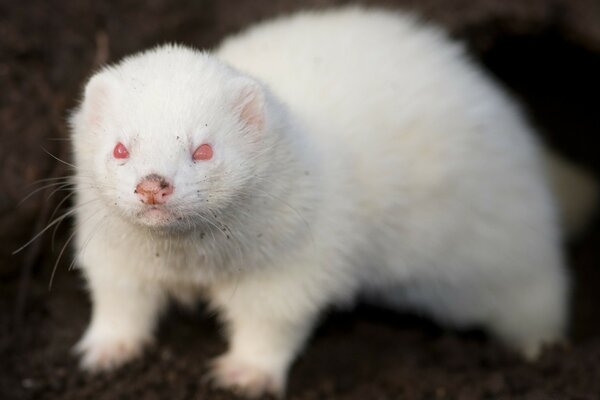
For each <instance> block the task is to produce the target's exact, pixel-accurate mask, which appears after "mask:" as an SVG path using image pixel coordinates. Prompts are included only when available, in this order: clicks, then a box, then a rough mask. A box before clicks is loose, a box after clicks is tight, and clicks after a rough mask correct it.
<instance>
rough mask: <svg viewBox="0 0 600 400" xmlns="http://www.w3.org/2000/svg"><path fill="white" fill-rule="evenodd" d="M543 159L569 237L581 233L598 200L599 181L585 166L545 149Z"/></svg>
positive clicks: (565, 231)
mask: <svg viewBox="0 0 600 400" xmlns="http://www.w3.org/2000/svg"><path fill="white" fill-rule="evenodd" d="M543 157H544V162H545V164H546V168H547V171H548V175H549V178H550V187H551V189H552V191H553V192H554V195H555V196H556V199H557V202H558V206H559V210H560V214H561V222H562V226H563V232H564V234H565V236H566V238H567V239H569V238H573V237H576V236H577V235H578V234H579V233H581V232H582V231H583V230H584V229H585V227H586V226H587V223H588V222H590V220H591V219H592V217H593V214H594V212H595V211H596V205H597V203H598V193H599V191H598V183H597V182H596V180H595V179H594V177H593V176H592V175H591V174H590V173H589V172H588V171H586V170H584V169H583V168H581V167H579V166H577V165H574V164H573V163H571V162H569V161H567V160H565V159H564V158H561V157H559V156H558V155H557V154H555V153H553V152H552V151H548V150H546V151H545V153H544V156H543Z"/></svg>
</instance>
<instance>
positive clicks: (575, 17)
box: [0, 0, 600, 400]
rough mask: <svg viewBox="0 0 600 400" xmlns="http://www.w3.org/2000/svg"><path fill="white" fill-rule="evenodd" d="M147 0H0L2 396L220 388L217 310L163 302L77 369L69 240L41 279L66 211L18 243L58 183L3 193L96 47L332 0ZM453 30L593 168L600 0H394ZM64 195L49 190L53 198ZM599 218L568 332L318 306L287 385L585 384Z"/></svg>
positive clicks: (557, 394)
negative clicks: (121, 346)
mask: <svg viewBox="0 0 600 400" xmlns="http://www.w3.org/2000/svg"><path fill="white" fill-rule="evenodd" d="M297 3H298V2H294V1H292V0H278V1H271V2H269V1H266V0H261V1H244V2H236V1H233V0H225V1H216V0H205V1H198V0H196V1H192V0H189V1H181V2H169V1H167V0H152V1H147V2H137V3H136V2H133V1H121V2H116V1H115V2H113V3H110V2H102V3H101V2H92V1H75V0H73V1H54V2H52V1H43V0H30V1H21V2H17V1H11V0H0V90H1V94H0V163H1V164H0V165H1V168H0V182H2V184H3V186H2V190H0V399H129V398H135V399H203V398H210V399H219V398H231V396H229V395H228V394H226V393H222V392H217V391H213V390H211V389H210V388H209V387H208V386H207V385H206V384H204V383H203V381H202V376H203V373H204V372H205V367H206V364H207V362H208V360H209V359H210V358H211V357H212V356H214V355H217V354H218V353H220V352H221V351H222V350H223V349H224V342H223V341H222V339H220V337H219V336H218V327H217V326H216V324H215V322H214V320H212V319H211V318H210V317H208V316H206V314H205V313H204V312H203V310H202V309H201V308H199V309H198V310H197V312H183V311H180V310H173V312H172V313H171V314H170V316H169V317H168V318H167V319H166V320H165V321H164V323H163V324H162V325H161V329H160V332H159V338H158V341H157V346H156V347H155V348H154V349H153V350H151V351H150V352H149V353H148V355H147V356H146V357H145V358H144V359H143V360H140V361H138V362H135V363H133V364H132V365H130V366H127V367H126V368H124V369H122V370H119V371H117V372H115V373H113V374H107V375H102V376H97V377H90V376H86V375H85V374H82V373H80V372H79V371H78V370H77V367H76V360H75V358H74V357H72V356H71V354H70V348H71V346H72V345H73V343H75V341H76V340H77V338H78V336H79V335H80V333H81V332H82V330H83V328H84V326H85V324H86V321H87V318H88V315H89V303H88V299H87V295H86V293H85V290H84V288H83V283H82V281H81V279H80V278H79V277H78V274H77V273H76V272H74V271H69V269H68V267H69V264H70V262H71V259H72V254H70V253H69V251H68V250H67V251H66V253H65V254H64V255H63V257H62V258H61V260H60V261H59V262H58V264H57V273H56V278H55V281H54V285H53V287H52V289H51V290H48V282H49V280H50V276H51V272H52V269H53V267H54V264H55V262H56V260H57V259H58V255H59V251H60V249H61V248H62V247H63V245H64V244H65V243H66V241H67V239H68V237H69V228H70V227H69V225H70V221H68V220H67V221H66V222H65V223H63V226H61V227H60V228H59V229H58V232H57V235H56V240H55V242H56V243H54V244H53V243H52V240H51V236H52V235H51V234H50V233H47V234H46V235H44V236H42V237H41V238H40V239H39V240H37V241H35V242H33V244H32V245H30V246H28V247H27V248H25V249H24V250H23V251H22V252H20V253H18V254H17V255H14V256H13V255H12V254H11V253H12V252H13V251H14V250H15V249H17V248H18V247H19V246H20V245H22V244H23V243H25V242H26V241H27V240H28V239H29V238H31V237H32V236H33V235H34V234H35V233H36V232H39V231H40V230H41V229H42V228H43V227H44V226H45V225H46V224H47V223H48V221H49V220H50V217H51V214H52V213H53V210H54V208H55V207H56V206H57V205H58V203H59V201H60V200H62V199H63V198H64V197H65V196H66V194H67V193H68V192H65V191H59V192H57V193H54V194H53V193H52V192H53V191H54V189H55V188H54V187H49V188H45V189H42V190H41V191H40V192H39V193H37V194H36V195H34V196H32V197H31V198H29V199H28V200H27V201H25V202H24V203H22V204H20V205H18V203H19V201H20V200H21V199H22V198H23V197H24V196H26V195H27V194H28V193H29V192H31V191H32V190H34V189H36V188H39V187H42V186H43V184H42V183H37V184H34V185H33V186H32V184H33V183H34V182H36V181H38V180H39V179H43V178H47V177H57V176H63V175H65V174H68V173H69V167H68V166H65V165H64V164H61V163H59V162H57V161H56V160H55V159H54V158H52V157H51V156H49V155H48V154H47V153H46V151H47V152H49V153H52V154H55V155H57V156H58V157H60V158H63V159H69V157H70V155H69V148H68V143H67V142H66V141H65V140H64V139H65V138H66V137H67V126H66V122H65V116H66V115H67V111H68V109H69V108H71V107H73V105H74V104H75V102H76V98H77V93H78V90H79V89H80V87H81V84H82V82H83V81H84V80H85V78H86V77H87V76H89V75H90V74H91V73H92V72H93V71H94V69H95V68H97V67H98V66H99V65H101V64H102V63H104V62H107V61H112V60H115V59H118V58H119V57H121V56H123V55H125V54H128V53H131V52H133V51H136V50H139V49H142V48H145V47H148V46H151V45H154V44H156V43H163V42H171V41H176V42H182V43H186V44H191V45H194V46H198V47H210V46H212V45H214V44H216V43H218V41H219V39H220V38H222V37H223V36H224V35H226V34H228V33H230V32H233V31H236V30H238V29H240V28H241V27H243V26H245V25H247V24H248V23H250V22H252V21H256V20H259V19H262V18H266V17H268V16H271V15H275V14H279V13H281V12H285V11H289V10H293V9H298V8H303V7H306V6H311V7H314V6H324V5H332V4H341V3H344V2H340V1H317V0H315V1H308V2H304V3H303V5H298V4H297ZM369 3H370V4H383V5H387V6H400V5H401V6H405V7H407V8H409V9H412V10H417V11H419V12H420V13H422V15H424V16H425V17H426V18H427V19H431V20H433V21H437V22H439V23H441V24H443V25H445V26H446V27H448V29H449V30H450V31H451V32H452V34H453V35H454V36H456V37H457V38H459V39H461V40H465V41H467V42H468V44H469V47H470V49H471V50H472V52H473V55H474V57H476V58H478V59H479V60H481V62H482V63H483V64H484V65H485V66H486V67H487V68H488V69H490V70H491V71H492V72H493V73H494V74H495V75H496V76H497V77H498V78H499V79H500V80H501V81H503V82H505V83H506V84H507V86H509V87H510V88H511V89H512V90H513V91H514V93H515V94H516V95H517V96H518V97H519V98H520V99H521V100H522V101H523V102H524V104H525V105H526V106H527V109H528V110H529V112H530V115H531V120H532V122H533V123H535V124H536V125H537V126H538V127H539V128H540V130H541V132H542V134H543V136H544V137H545V139H546V140H547V141H548V142H549V143H551V144H552V145H553V146H554V147H555V148H557V149H558V150H559V151H560V152H562V153H563V154H565V155H567V156H569V157H570V158H571V159H573V160H576V161H578V162H579V163H582V164H584V165H586V166H588V167H589V168H590V169H592V170H593V171H595V172H596V174H598V172H599V170H600V165H599V160H598V157H597V154H598V147H597V145H596V146H594V145H593V144H592V140H593V136H592V135H593V134H597V133H598V132H600V113H599V112H598V110H597V106H598V104H600V84H599V83H598V82H597V81H596V80H595V78H596V79H597V71H600V3H599V2H598V1H595V0H589V1H586V0H529V1H526V2H525V1H520V0H510V1H508V0H478V1H474V0H472V1H467V0H422V1H417V0H413V1H411V0H405V1H397V2H393V1H385V2H384V1H379V2H374V1H371V2H369ZM66 206H68V200H67V201H66V202H65V203H63V205H61V206H60V207H59V209H60V210H59V212H60V211H63V212H64V210H66ZM599 245H600V224H598V223H597V222H596V223H594V224H592V227H591V229H590V230H589V231H588V232H587V233H586V234H585V235H583V236H582V237H581V238H579V240H577V241H576V242H575V243H573V244H572V245H571V246H570V248H569V261H570V265H571V270H572V273H573V275H574V278H575V279H574V305H573V323H572V331H571V335H570V336H571V344H570V345H569V346H568V347H565V348H553V349H550V350H549V351H547V352H546V353H545V354H544V355H543V356H542V358H541V359H540V360H539V361H538V362H536V363H533V364H527V363H525V362H522V361H520V360H519V359H518V358H516V357H514V356H512V355H511V354H510V353H508V352H506V351H505V350H504V349H502V348H501V347H499V346H498V345H497V344H496V343H494V342H492V341H490V340H488V339H487V338H486V337H485V335H482V334H481V333H478V332H463V333H457V332H451V331H447V330H443V329H441V328H439V327H436V326H434V325H432V324H431V323H429V322H427V321H426V320H421V319H419V318H418V317H415V316H405V315H396V314H392V313H388V312H385V311H382V310H377V309H372V308H368V307H365V306H361V307H359V310H358V311H355V312H336V313H331V314H330V315H328V316H327V317H326V318H325V321H324V324H323V325H322V327H321V328H320V329H319V330H318V331H317V332H316V334H315V337H314V339H313V340H312V341H311V343H310V345H309V346H308V348H307V350H306V351H305V352H304V354H303V355H302V356H301V357H300V359H299V360H298V362H297V363H296V364H295V366H294V368H293V370H292V372H291V377H290V387H289V398H291V399H323V398H335V399H409V400H410V399H423V400H429V399H457V400H459V399H460V400H469V399H499V400H503V399H507V400H508V399H529V400H542V399H544V400H546V399H548V400H559V399H561V400H562V399H582V400H583V399H598V398H600V310H599V309H598V308H599V307H597V305H600V266H599V261H600V246H599Z"/></svg>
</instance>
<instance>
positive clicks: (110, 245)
mask: <svg viewBox="0 0 600 400" xmlns="http://www.w3.org/2000/svg"><path fill="white" fill-rule="evenodd" d="M72 125H73V141H74V153H75V162H76V167H77V202H76V207H77V235H76V239H77V247H78V249H79V250H78V260H79V264H80V267H81V269H82V271H83V273H84V275H85V277H86V279H87V282H88V284H89V289H90V292H91V296H92V302H93V315H92V320H91V323H90V326H89V327H88V330H87V332H86V333H85V335H84V337H83V338H82V340H81V341H80V343H79V344H78V349H79V350H80V351H81V353H82V363H83V366H84V367H86V368H88V369H92V370H98V369H106V368H111V367H116V366H119V365H121V364H122V363H124V362H126V361H128V360H130V359H131V358H133V357H136V356H138V355H140V354H141V352H142V350H143V348H144V346H145V345H146V344H148V343H149V342H151V340H152V333H153V330H154V328H155V326H156V323H157V320H158V318H159V316H160V313H161V312H162V311H163V310H164V308H165V306H166V304H167V302H168V301H169V299H176V300H178V301H181V302H183V303H186V304H193V303H194V302H195V301H196V300H198V299H204V300H206V301H207V302H208V304H210V305H211V307H213V308H214V309H215V310H216V311H217V312H218V314H219V316H220V317H221V319H222V320H223V322H224V324H225V326H226V328H227V329H226V333H227V337H228V340H229V345H230V346H229V350H228V352H227V353H226V354H225V355H223V356H222V357H220V358H218V359H217V360H216V361H215V362H214V364H213V366H212V368H213V369H212V372H211V373H212V376H213V378H214V379H215V381H216V382H217V383H218V384H220V385H221V386H224V387H227V388H231V389H233V390H236V391H239V392H241V393H243V394H246V395H261V394H263V393H267V392H271V393H282V392H283V390H284V388H285V382H286V377H287V373H288V369H289V367H290V365H291V363H292V361H293V360H294V358H295V356H296V355H297V354H298V352H299V351H300V350H301V348H302V346H303V345H304V343H305V341H306V339H307V337H308V336H309V334H310V332H311V329H312V328H313V326H314V324H315V322H316V321H317V319H318V317H319V314H320V313H321V312H322V311H323V310H325V309H327V308H328V307H329V306H332V305H338V304H349V303H352V302H353V301H354V300H355V299H356V298H357V297H358V296H365V297H366V298H369V299H371V300H375V301H380V302H382V303H383V304H386V305H388V306H392V307H397V308H401V309H413V310H418V311H419V312H424V313H426V314H428V315H430V316H432V317H433V318H434V319H435V320H437V321H439V322H441V323H445V324H449V325H451V326H456V327H469V326H479V327H483V328H485V329H487V330H488V331H489V332H490V333H491V334H492V335H494V336H495V337H497V338H499V339H500V340H502V341H503V342H504V343H506V344H507V345H508V346H509V347H511V348H513V349H514V350H516V351H518V352H521V353H522V354H524V355H526V356H528V357H534V356H535V355H536V354H538V352H539V351H540V349H541V347H542V346H543V345H544V344H549V343H553V342H556V341H557V340H560V339H561V338H563V334H564V332H565V326H566V321H567V307H568V292H569V289H568V287H569V284H568V277H567V274H566V270H565V268H564V265H563V263H564V262H563V254H562V250H561V245H560V241H561V233H560V228H559V215H558V211H557V207H556V206H555V201H554V199H553V196H552V193H551V187H550V183H549V182H548V179H547V176H546V168H545V164H546V157H547V156H546V155H544V152H543V150H542V149H541V147H540V145H539V144H538V142H537V140H536V139H535V138H534V136H533V134H532V130H531V128H530V127H529V126H528V125H527V124H526V122H525V121H524V118H523V116H522V114H521V112H520V110H519V109H518V108H517V107H515V105H514V104H513V103H512V102H511V101H510V100H509V99H508V98H507V96H505V94H504V93H503V92H502V90H500V89H499V88H498V87H497V86H496V85H495V84H494V82H492V81H491V79H490V78H489V77H487V76H486V75H485V74H484V73H483V72H482V71H480V70H479V69H478V68H477V67H475V66H474V65H473V64H471V63H470V61H469V60H468V59H467V57H466V56H465V54H464V51H463V48H462V46H460V45H458V44H456V43H453V42H451V41H449V40H448V39H447V38H446V37H445V36H444V34H443V33H441V32H440V31H438V30H437V29H435V28H432V27H427V26H422V25H421V24H419V23H417V22H415V21H414V20H413V19H412V18H410V17H407V16H404V15H402V14H398V13H392V12H385V11H377V10H372V11H367V10H364V9H361V8H346V9H342V10H333V11H326V12H319V13H301V14H297V15H294V16H291V17H285V18H281V19H278V20H274V21H270V22H266V23H262V24H260V25H258V26H256V27H253V28H251V29H250V30H248V31H246V32H243V33H241V34H239V35H237V36H233V37H231V38H229V39H227V40H226V41H225V42H224V43H223V45H222V46H221V47H220V48H218V49H217V50H216V51H214V52H213V53H202V52H199V51H196V50H192V49H189V48H184V47H178V46H163V47H158V48H155V49H153V50H150V51H147V52H144V53H141V54H137V55H134V56H131V57H128V58H126V59H125V60H123V61H122V62H120V63H118V64H116V65H114V66H111V67H109V68H106V69H104V70H102V71H100V72H99V73H98V74H96V75H95V76H94V77H93V78H92V79H91V80H90V82H89V83H88V85H87V87H86V90H85V96H84V100H83V102H82V104H81V106H80V107H79V108H78V110H76V112H75V113H74V114H73V118H72ZM121 146H122V147H121ZM553 160H554V161H553V162H554V164H553V166H554V167H555V168H558V169H560V170H568V171H569V173H571V174H573V175H577V176H579V175H578V172H576V170H574V169H573V168H572V167H570V166H568V165H567V164H565V163H563V162H562V161H560V160H558V159H556V158H553ZM581 179H582V183H581V187H582V189H581V190H585V191H588V192H589V195H590V196H591V195H592V189H590V188H591V184H590V182H588V181H587V180H586V179H584V178H581ZM584 187H585V188H584ZM586 193H587V192H586ZM574 212H575V213H576V214H578V215H579V214H581V213H584V210H582V211H581V212H578V211H577V210H576V211H574ZM399 345H401V344H399Z"/></svg>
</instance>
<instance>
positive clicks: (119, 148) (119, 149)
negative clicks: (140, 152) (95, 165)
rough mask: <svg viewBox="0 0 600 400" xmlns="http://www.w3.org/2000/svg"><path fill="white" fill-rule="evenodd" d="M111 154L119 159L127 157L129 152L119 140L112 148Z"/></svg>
mask: <svg viewBox="0 0 600 400" xmlns="http://www.w3.org/2000/svg"><path fill="white" fill-rule="evenodd" d="M113 156H114V157H115V158H119V159H124V158H128V157H129V152H128V151H127V147H125V146H124V145H123V143H121V142H119V143H117V145H116V146H115V149H114V150H113Z"/></svg>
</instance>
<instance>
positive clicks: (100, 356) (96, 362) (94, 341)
mask: <svg viewBox="0 0 600 400" xmlns="http://www.w3.org/2000/svg"><path fill="white" fill-rule="evenodd" d="M149 342H150V340H149V339H139V338H119V337H93V336H88V335H86V336H84V337H83V338H82V339H81V340H80V341H79V343H77V345H75V348H74V351H75V352H76V353H77V354H79V355H80V357H81V359H80V366H81V368H82V369H83V370H85V371H88V372H92V373H96V372H101V371H108V370H112V369H115V368H118V367H120V366H121V365H123V364H125V363H127V362H128V361H131V360H133V359H135V358H137V357H139V356H141V354H142V352H143V350H144V348H145V347H146V346H147V345H148V344H149Z"/></svg>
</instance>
